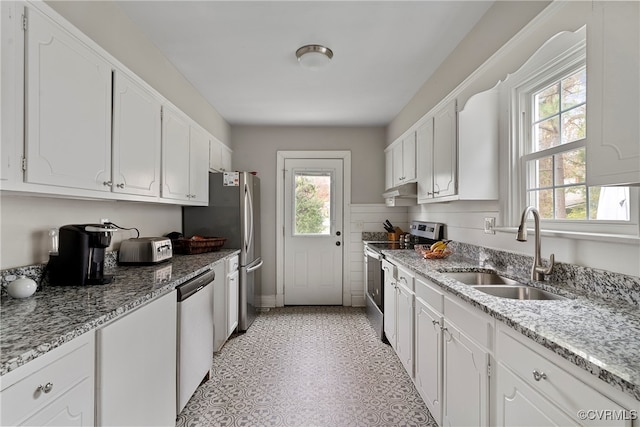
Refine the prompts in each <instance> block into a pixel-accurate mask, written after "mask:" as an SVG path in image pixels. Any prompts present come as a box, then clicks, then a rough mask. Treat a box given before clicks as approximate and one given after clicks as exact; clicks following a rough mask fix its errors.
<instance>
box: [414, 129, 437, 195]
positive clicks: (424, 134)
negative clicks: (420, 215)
mask: <svg viewBox="0 0 640 427" xmlns="http://www.w3.org/2000/svg"><path fill="white" fill-rule="evenodd" d="M416 156H417V178H418V203H424V202H425V201H428V200H429V199H433V117H430V118H429V119H428V120H427V121H426V122H425V123H424V124H422V125H421V126H420V127H419V128H418V130H417V131H416Z"/></svg>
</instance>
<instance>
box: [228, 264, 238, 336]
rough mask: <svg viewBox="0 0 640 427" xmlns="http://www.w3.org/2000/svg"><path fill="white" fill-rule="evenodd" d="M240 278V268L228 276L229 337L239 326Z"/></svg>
mask: <svg viewBox="0 0 640 427" xmlns="http://www.w3.org/2000/svg"><path fill="white" fill-rule="evenodd" d="M239 280H240V274H239V273H238V270H236V271H235V272H234V273H231V274H229V275H228V276H227V338H229V336H231V334H232V333H233V331H235V330H236V328H237V327H238V309H239V307H240V306H239V292H240V286H239Z"/></svg>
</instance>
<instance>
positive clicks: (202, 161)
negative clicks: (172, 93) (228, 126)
mask: <svg viewBox="0 0 640 427" xmlns="http://www.w3.org/2000/svg"><path fill="white" fill-rule="evenodd" d="M162 166H163V168H162V197H163V198H165V199H173V200H179V201H182V202H189V203H185V204H208V201H209V190H208V188H209V180H208V173H209V137H208V136H207V134H206V133H205V132H204V131H203V130H202V129H200V128H199V127H196V126H194V125H193V124H191V123H190V120H189V118H188V117H186V116H185V115H184V114H182V113H181V112H180V111H179V110H176V109H174V108H172V107H170V106H167V105H165V106H164V107H163V115H162Z"/></svg>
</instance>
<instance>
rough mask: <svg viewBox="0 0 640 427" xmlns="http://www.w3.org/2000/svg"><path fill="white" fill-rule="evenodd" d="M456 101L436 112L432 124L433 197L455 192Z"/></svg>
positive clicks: (456, 150) (451, 194)
mask: <svg viewBox="0 0 640 427" xmlns="http://www.w3.org/2000/svg"><path fill="white" fill-rule="evenodd" d="M457 128H458V127H457V120H456V101H455V100H453V101H451V102H450V103H449V104H447V105H446V106H444V107H443V108H442V109H441V110H440V111H438V112H436V114H435V117H434V125H433V193H434V197H445V196H453V195H455V194H456V173H457V162H458V158H457V154H458V147H457Z"/></svg>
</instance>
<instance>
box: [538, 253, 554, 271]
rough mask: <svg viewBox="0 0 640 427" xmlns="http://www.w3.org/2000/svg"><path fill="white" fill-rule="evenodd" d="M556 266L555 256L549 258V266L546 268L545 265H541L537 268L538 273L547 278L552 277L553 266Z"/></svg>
mask: <svg viewBox="0 0 640 427" xmlns="http://www.w3.org/2000/svg"><path fill="white" fill-rule="evenodd" d="M554 265H555V257H554V256H553V254H551V255H550V256H549V266H548V267H547V268H544V266H543V265H539V266H537V267H536V272H538V273H541V274H544V275H545V276H548V275H550V274H551V273H552V272H553V266H554Z"/></svg>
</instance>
